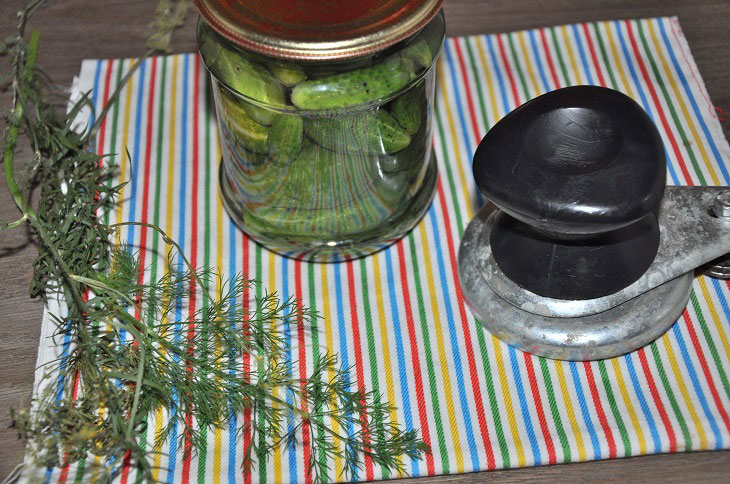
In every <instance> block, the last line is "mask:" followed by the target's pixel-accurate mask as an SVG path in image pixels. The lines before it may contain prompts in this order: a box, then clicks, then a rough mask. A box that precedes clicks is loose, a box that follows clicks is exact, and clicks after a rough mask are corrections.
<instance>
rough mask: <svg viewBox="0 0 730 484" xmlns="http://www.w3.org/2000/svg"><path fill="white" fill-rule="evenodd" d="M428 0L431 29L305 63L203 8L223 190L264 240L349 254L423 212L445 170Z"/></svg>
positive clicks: (311, 256)
mask: <svg viewBox="0 0 730 484" xmlns="http://www.w3.org/2000/svg"><path fill="white" fill-rule="evenodd" d="M422 3H424V2H422ZM425 3H428V2H425ZM430 4H431V7H434V6H435V7H437V8H436V9H435V11H434V12H433V14H430V15H431V16H430V17H429V18H425V23H424V24H423V26H422V27H420V28H417V29H414V30H413V32H412V33H411V34H410V35H407V36H402V35H401V37H402V38H398V39H396V40H397V41H395V42H390V44H388V45H385V46H384V47H383V46H375V47H374V48H373V49H371V52H369V53H368V54H367V55H349V54H348V55H347V56H345V57H342V56H340V54H339V53H338V54H337V55H330V56H321V55H320V56H318V55H311V56H309V57H307V58H306V59H305V58H296V59H292V57H295V56H292V55H288V54H287V55H277V52H278V54H281V52H283V51H285V47H286V45H285V44H282V45H283V46H284V47H281V46H279V47H280V51H277V50H276V49H274V48H271V49H268V47H267V46H264V48H259V47H260V46H259V47H256V48H251V45H250V44H248V43H247V42H246V38H234V39H232V38H231V37H232V36H231V35H230V32H228V31H225V30H221V29H220V28H214V27H211V24H212V25H213V26H215V27H219V25H218V23H217V22H215V21H211V17H209V16H206V15H205V12H203V11H201V13H203V14H204V17H205V18H206V20H208V21H209V22H210V24H209V23H208V22H205V21H201V22H200V23H199V25H198V42H199V48H200V53H201V56H202V58H203V61H204V62H205V64H206V66H207V68H208V70H209V71H210V73H211V77H212V79H213V84H212V88H213V94H214V98H215V104H216V109H217V118H218V125H219V132H220V135H221V147H222V153H223V160H222V162H221V170H220V188H221V195H222V199H223V202H224V204H225V206H226V208H227V210H228V212H229V213H230V214H231V216H232V217H233V219H234V220H235V221H236V222H237V223H238V225H239V226H240V227H241V228H242V229H243V230H244V231H245V232H247V233H248V234H249V235H250V236H251V237H252V238H253V239H254V240H256V241H258V242H260V243H262V244H264V245H265V246H266V247H268V248H270V249H272V250H275V251H277V252H280V253H283V254H285V255H289V256H294V257H297V258H303V259H306V260H317V261H338V260H347V259H350V258H352V257H357V256H362V255H367V254H369V253H372V252H374V251H376V250H379V249H380V248H382V247H385V246H387V245H388V244H390V243H392V242H394V241H395V240H397V239H398V238H400V237H402V236H403V235H405V234H406V233H407V232H408V231H409V230H410V229H411V228H413V226H414V225H415V224H416V223H417V221H418V220H419V219H420V218H421V217H422V215H423V214H424V213H425V211H426V209H427V207H428V205H429V204H430V202H431V199H432V198H433V193H434V190H435V185H436V177H437V173H436V171H437V170H436V162H435V159H434V158H433V155H432V150H431V112H432V103H433V97H434V76H435V71H434V68H433V65H434V62H435V60H436V58H437V56H438V54H439V51H440V49H441V45H442V42H443V38H444V31H445V26H444V21H443V13H442V12H441V11H440V2H439V1H437V2H430ZM213 20H215V19H213ZM222 34H225V36H224V35H222ZM328 45H329V44H328ZM267 49H268V50H267ZM317 52H319V53H320V54H321V51H317ZM305 53H306V52H305ZM285 54H286V52H285ZM338 56H339V57H338Z"/></svg>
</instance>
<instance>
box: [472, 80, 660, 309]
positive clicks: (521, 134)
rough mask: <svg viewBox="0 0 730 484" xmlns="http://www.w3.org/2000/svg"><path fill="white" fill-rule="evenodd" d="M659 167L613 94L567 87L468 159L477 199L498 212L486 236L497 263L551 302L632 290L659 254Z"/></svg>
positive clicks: (646, 122)
mask: <svg viewBox="0 0 730 484" xmlns="http://www.w3.org/2000/svg"><path fill="white" fill-rule="evenodd" d="M665 159H666V157H665V152H664V147H663V144H662V141H661V137H660V135H659V133H658V131H657V129H656V127H655V126H654V124H653V123H652V121H651V119H650V118H649V116H648V115H647V114H646V113H645V112H644V110H643V109H642V108H641V107H640V106H639V105H638V104H637V103H636V102H634V101H633V100H632V99H631V98H629V97H628V96H626V95H624V94H622V93H620V92H618V91H614V90H612V89H606V88H602V87H594V86H574V87H568V88H564V89H559V90H556V91H552V92H549V93H547V94H544V95H542V96H540V97H537V98H535V99H533V100H532V101H529V102H527V103H525V104H523V105H522V106H520V107H519V108H517V109H515V110H514V111H512V112H511V113H509V114H508V115H507V116H505V117H504V118H503V119H502V120H500V121H499V122H498V123H497V124H496V125H495V126H494V127H493V128H492V129H491V130H490V131H489V132H488V133H487V135H486V136H485V137H484V139H482V141H481V143H480V144H479V147H478V149H477V151H476V153H475V155H474V164H473V171H474V178H475V180H476V183H477V186H478V187H479V190H480V191H481V192H482V193H483V194H484V195H485V196H486V197H487V198H488V199H489V200H491V201H492V202H493V203H494V204H495V205H496V206H497V207H499V208H500V209H501V210H502V211H503V212H504V213H502V214H501V215H500V216H499V217H498V218H497V221H496V223H495V225H494V227H493V229H492V235H491V245H492V253H493V254H494V257H495V259H496V261H497V264H498V265H499V267H500V268H501V269H502V271H503V272H505V274H506V275H507V276H508V277H510V278H511V279H513V280H514V281H515V282H517V283H518V284H519V285H520V286H522V287H524V288H525V289H528V290H530V291H532V292H535V293H537V294H540V295H544V296H548V297H556V298H560V299H590V298H595V297H600V296H603V295H607V294H610V293H613V292H616V291H618V290H620V289H622V288H624V287H626V286H627V285H629V284H631V283H632V282H634V281H635V280H636V279H638V278H639V277H640V276H641V274H643V273H644V271H645V270H646V269H647V268H648V267H649V265H650V264H651V261H652V260H653V258H654V256H655V255H656V250H657V248H658V244H659V229H658V224H657V222H656V217H655V215H654V213H653V211H654V210H655V209H656V207H657V205H658V203H659V201H660V200H661V198H662V195H663V193H664V186H665V184H666V168H665Z"/></svg>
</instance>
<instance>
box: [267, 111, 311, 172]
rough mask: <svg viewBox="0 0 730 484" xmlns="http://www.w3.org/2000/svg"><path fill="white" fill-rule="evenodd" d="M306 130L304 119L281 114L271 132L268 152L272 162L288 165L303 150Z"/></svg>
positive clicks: (275, 120)
mask: <svg viewBox="0 0 730 484" xmlns="http://www.w3.org/2000/svg"><path fill="white" fill-rule="evenodd" d="M303 138H304V128H303V121H302V118H300V117H299V116H294V115H290V114H279V115H277V116H276V117H275V118H274V122H273V123H272V125H271V131H270V132H269V139H268V150H269V155H271V160H272V161H274V162H278V163H280V164H288V163H289V162H291V161H292V160H293V159H294V158H295V157H296V156H297V155H298V154H299V152H300V151H301V150H302V140H303Z"/></svg>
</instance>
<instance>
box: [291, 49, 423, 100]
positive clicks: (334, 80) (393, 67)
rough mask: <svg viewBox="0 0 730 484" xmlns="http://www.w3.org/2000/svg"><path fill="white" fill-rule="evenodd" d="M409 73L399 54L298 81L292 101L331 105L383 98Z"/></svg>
mask: <svg viewBox="0 0 730 484" xmlns="http://www.w3.org/2000/svg"><path fill="white" fill-rule="evenodd" d="M410 78H411V77H410V73H409V71H408V69H407V67H406V66H405V64H404V63H403V59H401V58H400V57H398V56H395V57H391V58H389V59H386V60H385V61H384V62H381V63H379V64H376V65H373V66H370V67H363V68H360V69H355V70H352V71H350V72H343V73H342V74H336V75H334V76H329V77H324V78H322V79H316V80H309V81H304V82H300V83H299V84H297V85H296V86H294V88H293V89H292V93H291V101H292V103H293V104H294V105H295V106H296V107H298V108H300V109H331V108H344V107H348V106H355V105H358V104H362V103H367V102H371V101H376V100H378V99H384V98H387V97H389V96H392V95H393V94H395V93H397V92H398V91H400V90H401V89H403V88H404V87H405V86H406V85H407V84H408V81H409V80H410Z"/></svg>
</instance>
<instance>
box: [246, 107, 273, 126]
mask: <svg viewBox="0 0 730 484" xmlns="http://www.w3.org/2000/svg"><path fill="white" fill-rule="evenodd" d="M241 103H242V104H243V109H245V110H246V114H248V116H249V117H250V118H251V119H253V120H254V121H256V122H257V123H259V124H263V125H264V126H271V123H273V122H274V116H276V112H275V111H272V110H271V109H266V108H264V107H261V106H256V105H255V104H251V103H250V102H247V101H241Z"/></svg>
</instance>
